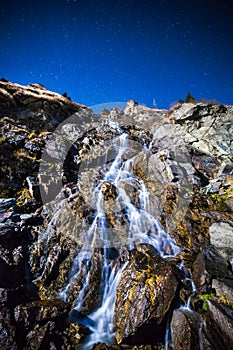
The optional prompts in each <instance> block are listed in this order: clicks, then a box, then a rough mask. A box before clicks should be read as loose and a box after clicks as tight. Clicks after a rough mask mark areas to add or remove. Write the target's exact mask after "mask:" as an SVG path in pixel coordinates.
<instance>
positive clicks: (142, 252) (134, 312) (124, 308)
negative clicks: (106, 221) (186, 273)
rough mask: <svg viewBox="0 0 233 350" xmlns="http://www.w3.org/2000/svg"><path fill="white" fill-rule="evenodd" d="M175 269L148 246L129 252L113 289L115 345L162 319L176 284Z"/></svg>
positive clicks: (158, 322)
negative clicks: (141, 328)
mask: <svg viewBox="0 0 233 350" xmlns="http://www.w3.org/2000/svg"><path fill="white" fill-rule="evenodd" d="M177 270H178V269H176V268H175V267H174V266H172V265H170V264H169V263H168V262H167V261H165V260H163V259H162V258H160V257H159V256H158V255H157V254H156V252H155V250H154V248H153V247H151V246H149V245H148V246H147V245H140V246H138V250H133V251H132V252H131V254H130V260H129V263H128V265H127V267H126V269H125V270H124V271H123V273H122V277H121V281H120V283H119V285H118V288H117V299H116V305H115V329H116V339H117V342H118V343H121V342H122V341H123V340H124V339H126V338H127V337H129V336H130V335H133V334H135V333H136V332H137V331H138V330H139V328H140V326H142V325H144V324H146V323H149V322H150V321H151V320H154V321H156V323H157V324H160V323H161V322H162V321H163V320H164V319H165V318H166V314H167V312H168V311H169V309H170V307H171V304H172V302H173V300H174V299H175V297H176V292H177V289H178V285H179V282H178V275H179V273H178V272H179V271H177Z"/></svg>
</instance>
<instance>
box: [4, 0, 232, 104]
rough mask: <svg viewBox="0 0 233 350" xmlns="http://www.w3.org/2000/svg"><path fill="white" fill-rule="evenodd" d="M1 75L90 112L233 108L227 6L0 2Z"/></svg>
mask: <svg viewBox="0 0 233 350" xmlns="http://www.w3.org/2000/svg"><path fill="white" fill-rule="evenodd" d="M0 11H1V12H0V16H1V17H0V26H1V32H0V38H1V39H0V40H1V46H0V47H1V55H0V69H1V71H0V76H2V77H4V78H6V79H8V80H11V81H13V82H17V83H19V84H23V85H24V84H29V83H41V84H43V85H45V86H46V87H47V88H48V89H51V90H54V91H57V92H59V93H63V92H65V91H66V92H67V93H68V95H69V96H70V97H71V98H72V99H73V100H74V101H76V102H80V103H83V104H85V105H88V106H91V105H94V104H98V103H104V102H110V101H126V100H128V99H132V98H133V99H135V100H137V101H138V102H139V103H142V104H146V105H147V106H152V105H153V99H155V101H156V104H157V107H158V108H169V106H170V104H171V103H173V102H175V101H177V100H179V99H180V98H183V99H184V98H185V96H186V94H187V92H188V91H190V92H191V94H192V95H193V96H194V97H196V98H197V99H199V98H203V97H204V98H207V99H216V100H218V101H220V102H221V103H226V104H233V34H232V33H233V30H232V28H233V27H232V20H233V4H232V0H202V1H200V0H195V1H194V0H177V1H176V0H170V1H169V0H141V1H139V0H112V1H111V0H109V1H107V0H76V1H75V0H57V1H45V0H40V1H32V0H31V1H25V0H21V1H17V2H16V1H12V0H2V1H1V7H0Z"/></svg>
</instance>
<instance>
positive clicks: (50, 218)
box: [0, 81, 233, 350]
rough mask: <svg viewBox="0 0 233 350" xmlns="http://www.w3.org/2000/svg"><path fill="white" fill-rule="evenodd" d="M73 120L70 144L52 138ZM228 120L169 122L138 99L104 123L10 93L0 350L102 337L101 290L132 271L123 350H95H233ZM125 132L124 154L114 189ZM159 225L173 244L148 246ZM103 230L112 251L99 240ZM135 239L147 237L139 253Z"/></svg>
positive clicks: (120, 298) (33, 92) (2, 204)
mask: <svg viewBox="0 0 233 350" xmlns="http://www.w3.org/2000/svg"><path fill="white" fill-rule="evenodd" d="M73 113H75V114H74V116H76V118H78V120H79V122H80V125H79V126H77V125H76V126H74V125H73V124H72V123H70V124H69V125H66V126H65V131H66V132H65V133H64V137H63V140H62V142H63V143H62V146H61V145H60V144H59V142H60V139H59V138H57V139H56V138H53V137H52V136H53V132H54V130H55V129H56V128H57V127H58V126H59V125H61V123H62V122H63V121H64V120H66V118H69V117H71V115H73ZM232 115H233V107H232V106H222V105H212V104H209V103H196V104H193V103H185V104H182V105H180V104H178V105H176V106H174V107H173V108H172V109H171V110H170V111H166V110H156V109H150V108H146V107H143V106H140V105H138V104H137V103H135V102H134V101H129V102H128V103H127V105H126V107H125V110H124V111H121V110H119V109H112V110H111V111H103V112H102V113H101V114H100V115H99V116H95V115H94V114H93V113H92V111H91V110H90V109H88V108H86V107H85V106H82V105H79V104H76V103H74V102H72V101H71V100H70V99H68V98H66V97H65V96H61V95H58V94H56V93H53V92H51V91H48V90H47V89H45V88H44V87H43V86H41V85H39V84H32V85H29V86H27V87H23V86H20V85H18V84H13V83H10V82H6V81H1V82H0V148H1V153H0V159H1V169H0V179H1V180H0V182H1V189H0V253H1V256H0V274H1V279H0V348H1V349H19V350H21V349H22V350H24V349H38V350H39V349H77V348H78V347H80V346H81V344H83V343H84V342H86V338H88V339H89V337H90V336H91V335H90V333H91V334H93V332H97V333H98V332H99V333H101V331H99V330H98V329H97V330H96V328H95V327H96V324H95V323H96V320H95V319H94V320H93V319H92V317H94V316H95V311H96V310H98V308H99V307H100V305H101V302H102V299H103V291H102V290H103V285H104V282H103V281H105V282H106V281H108V278H109V274H110V271H115V273H116V276H118V275H117V273H118V272H119V271H121V268H122V266H123V265H124V264H125V265H124V266H125V268H124V269H123V272H122V273H121V275H120V276H119V280H118V285H116V288H115V294H116V300H115V301H114V302H115V307H114V315H113V316H114V317H113V321H109V322H110V323H111V322H112V323H111V324H109V329H110V330H109V332H110V333H111V334H113V335H114V334H115V343H116V344H111V342H113V343H114V337H113V338H111V340H109V338H108V337H106V335H105V338H101V337H100V338H98V337H97V338H96V339H97V340H96V343H98V344H95V343H94V342H93V343H91V345H90V346H89V348H95V349H154V350H161V349H164V348H166V346H167V348H168V349H170V348H171V349H172V348H173V349H175V350H180V349H184V350H187V349H190V350H191V349H200V348H203V349H204V350H219V349H231V348H233V335H232V325H233V319H232V307H231V305H232V302H233V297H232V295H233V292H232V290H233V288H232V278H233V274H232V273H233V268H232V237H231V233H232V227H233V206H232V196H233V186H232V185H233V163H232V151H233V148H232V142H231V141H232V135H233V129H232ZM84 129H85V132H83V130H84ZM122 134H124V135H126V136H127V145H126V146H124V147H125V153H124V154H123V155H122V157H121V158H120V157H119V159H118V163H119V164H118V165H117V166H118V168H117V167H116V169H117V170H116V171H115V172H116V174H117V175H116V178H115V179H112V177H111V176H112V175H113V174H112V173H111V171H110V169H112V167H113V164H114V161H115V157H116V142H117V141H116V140H119V137H120V136H121V135H122ZM73 135H76V138H74V136H73ZM45 145H46V150H45ZM63 146H64V147H63ZM67 149H68V151H67V154H66V153H64V152H65V150H67ZM46 152H47V153H46ZM63 153H64V154H63ZM42 156H44V159H43V161H42ZM60 159H64V162H63V164H62V165H61V164H60ZM127 160H130V162H127ZM41 163H45V168H44V169H45V171H44V172H43V168H41ZM39 169H40V172H39ZM119 170H120V171H119ZM117 171H118V173H117ZM38 172H39V175H38ZM108 172H109V177H107V178H105V174H106V173H108ZM120 172H123V176H122V178H121V181H120V182H119V176H120V175H122V174H120ZM61 174H62V175H61ZM119 174H120V175H119ZM59 181H60V182H61V191H60V192H58V191H57V187H56V186H57V183H58V182H59ZM39 185H40V187H39ZM53 187H54V195H53V197H52V198H51V199H50V200H49V199H48V200H44V202H43V201H42V198H41V195H42V197H43V199H44V198H47V197H46V196H45V194H46V193H47V192H53ZM145 188H146V191H145ZM56 191H57V192H56ZM96 193H98V196H99V197H98V198H97V197H96ZM100 199H101V200H100ZM98 201H99V202H98ZM101 201H102V202H101ZM101 203H102V204H101ZM100 204H101V210H100V209H98V208H99V207H100ZM98 206H99V207H98ZM132 208H134V209H132ZM130 210H131V212H132V210H134V212H133V213H134V214H133V215H132V216H130ZM144 212H146V213H147V214H145V213H144ZM139 213H141V214H142V213H143V215H144V216H143V215H142V216H143V217H144V222H143V225H142V223H141V222H140V220H139V221H137V215H138V214H139ZM97 214H98V215H99V216H98V215H97ZM96 215H97V219H96ZM152 218H156V220H158V222H160V223H161V228H160V226H159V227H158V226H157V228H156V230H155V231H156V234H157V235H158V237H159V233H160V234H161V237H162V238H163V239H164V237H165V231H166V232H167V233H168V234H169V235H170V236H169V237H170V238H169V239H170V241H169V240H168V239H167V238H166V239H167V240H166V239H164V241H163V242H162V243H161V242H160V243H159V244H157V245H156V244H155V245H154V246H153V244H152V241H150V240H149V239H148V241H147V242H141V240H140V239H141V235H143V234H145V232H146V233H147V234H148V237H150V236H151V231H150V230H151V227H150V225H149V224H150V223H151V220H152ZM95 219H96V227H101V225H103V222H104V225H103V227H104V229H107V230H108V231H109V232H110V234H111V240H110V241H111V244H109V245H107V246H105V245H104V239H102V240H99V241H98V244H99V245H98V244H96V246H95V245H94V244H93V243H92V241H91V240H90V237H89V236H88V234H89V233H90V231H89V229H90V227H92V224H93V222H94V223H95ZM101 220H102V221H101ZM130 220H131V221H132V222H130ZM134 220H135V221H134ZM148 225H149V226H148ZM148 227H149V228H148ZM138 228H140V229H138ZM130 230H134V231H136V232H137V234H138V238H137V239H136V240H135V242H134V243H133V244H132V238H130V239H128V236H127V233H128V232H130ZM163 230H165V231H163ZM161 232H162V233H161ZM171 240H173V241H172V242H173V243H174V242H176V244H177V245H178V247H179V250H180V251H179V253H178V254H176V255H175V248H174V247H173V248H171ZM168 241H169V242H168ZM223 243H224V244H223ZM174 244H175V243H174ZM92 245H93V249H92V250H91V258H90V257H89V255H88V254H89V253H90V250H89V249H88V247H91V246H92ZM80 252H81V253H80ZM169 252H170V254H169ZM177 252H178V251H177ZM80 254H81V255H82V256H84V257H83V258H82V259H81V258H80V256H81V255H80ZM159 254H161V256H160V255H159ZM163 255H171V256H167V257H166V258H164V257H163ZM174 255H175V256H174ZM106 261H107V262H108V264H109V265H108V268H107V269H106V271H105V270H104V268H103V265H104V264H105V266H106ZM75 264H76V265H79V270H78V273H74V270H75V266H74V265H75ZM76 267H77V266H76ZM108 269H109V270H108ZM87 276H88V278H87ZM103 276H105V277H103ZM104 278H105V280H104ZM68 282H69V288H67V290H66V291H65V292H64V290H65V288H66V286H67V283H68ZM193 284H195V287H194V285H193ZM85 286H87V287H86V288H85ZM62 293H63V294H64V293H65V294H66V301H62V300H61V295H63V294H62ZM106 293H107V291H106ZM80 295H81V296H82V300H83V302H82V305H81V307H80V308H79V309H78V310H76V309H75V307H76V306H77V300H79V298H80ZM110 296H111V295H110ZM112 306H114V304H113V305H112ZM109 308H110V306H109ZM105 311H106V310H105ZM104 315H105V316H104V317H106V314H104ZM169 324H170V332H168V333H169V334H170V335H171V334H172V335H173V336H170V338H169V337H166V334H167V326H168V325H169ZM111 327H113V328H114V332H113V330H111ZM88 328H89V329H88ZM97 328H98V327H97ZM93 329H94V331H93ZM106 339H107V340H106ZM164 339H166V340H164ZM105 341H106V342H107V343H109V344H105ZM85 344H86V343H85Z"/></svg>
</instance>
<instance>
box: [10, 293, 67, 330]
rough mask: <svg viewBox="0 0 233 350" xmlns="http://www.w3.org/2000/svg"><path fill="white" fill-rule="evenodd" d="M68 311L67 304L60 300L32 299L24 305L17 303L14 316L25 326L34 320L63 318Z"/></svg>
mask: <svg viewBox="0 0 233 350" xmlns="http://www.w3.org/2000/svg"><path fill="white" fill-rule="evenodd" d="M68 312H69V304H67V303H64V302H62V301H61V300H53V301H51V300H48V301H34V302H32V303H28V304H26V305H17V306H16V307H15V309H14V318H15V321H16V322H17V323H19V322H20V323H22V324H23V325H24V326H25V327H29V326H30V325H32V324H34V323H35V322H42V321H43V322H44V321H46V320H47V321H50V320H53V319H57V318H63V319H65V318H66V317H67V316H68Z"/></svg>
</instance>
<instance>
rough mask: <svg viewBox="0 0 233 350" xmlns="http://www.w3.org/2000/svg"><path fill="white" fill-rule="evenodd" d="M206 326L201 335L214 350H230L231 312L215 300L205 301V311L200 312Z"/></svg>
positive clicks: (231, 341) (232, 334)
mask: <svg viewBox="0 0 233 350" xmlns="http://www.w3.org/2000/svg"><path fill="white" fill-rule="evenodd" d="M202 317H203V318H204V319H205V322H206V326H205V327H203V333H204V335H205V336H206V338H207V340H208V341H209V343H210V344H211V346H212V347H213V349H214V350H215V349H216V350H217V349H218V350H225V349H232V347H233V329H232V322H233V310H232V308H230V307H229V306H226V305H223V304H221V303H219V302H217V301H216V300H208V301H207V310H206V311H203V312H202Z"/></svg>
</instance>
